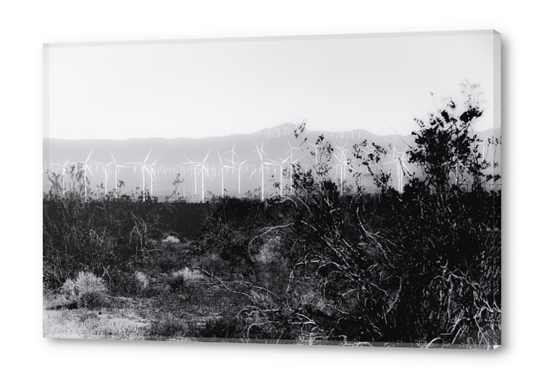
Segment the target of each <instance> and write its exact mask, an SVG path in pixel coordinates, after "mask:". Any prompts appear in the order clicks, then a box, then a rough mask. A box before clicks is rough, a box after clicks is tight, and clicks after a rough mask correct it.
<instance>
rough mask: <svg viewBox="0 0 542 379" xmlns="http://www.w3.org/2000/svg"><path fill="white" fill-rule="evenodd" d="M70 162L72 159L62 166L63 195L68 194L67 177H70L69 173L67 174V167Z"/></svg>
mask: <svg viewBox="0 0 542 379" xmlns="http://www.w3.org/2000/svg"><path fill="white" fill-rule="evenodd" d="M70 160H71V157H70V158H68V160H67V161H66V162H64V164H63V165H62V194H63V195H65V194H66V177H67V176H68V173H67V172H66V167H67V165H68V163H69V162H70Z"/></svg>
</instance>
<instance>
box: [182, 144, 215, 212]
mask: <svg viewBox="0 0 542 379" xmlns="http://www.w3.org/2000/svg"><path fill="white" fill-rule="evenodd" d="M211 150H212V149H209V151H208V152H207V155H206V156H205V158H203V161H201V162H193V161H191V160H190V159H189V158H188V157H186V156H185V158H186V159H188V160H189V161H190V163H191V164H192V166H193V167H194V190H196V188H197V184H196V183H197V168H198V167H200V168H201V201H202V202H205V180H204V176H205V174H207V176H209V170H208V169H207V166H205V162H206V161H207V158H208V157H209V154H210V153H211ZM209 177H210V176H209Z"/></svg>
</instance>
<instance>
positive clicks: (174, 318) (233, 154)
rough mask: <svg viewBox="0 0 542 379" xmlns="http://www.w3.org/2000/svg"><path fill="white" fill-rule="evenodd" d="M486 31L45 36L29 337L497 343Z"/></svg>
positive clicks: (493, 48) (496, 83) (492, 44)
mask: <svg viewBox="0 0 542 379" xmlns="http://www.w3.org/2000/svg"><path fill="white" fill-rule="evenodd" d="M501 111H502V109H501V35H500V33H499V32H497V31H494V30H476V31H468V30H466V31H454V32H412V33H408V32H407V33H378V34H343V35H338V34H335V35H312V36H292V37H282V36H281V37H273V36H269V37H237V38H228V37H225V38H208V39H205V38H201V39H171V40H169V39H168V40H165V39H161V40H145V41H138V40H133V41H123V42H116V41H111V42H89V41H85V42H81V43H75V42H74V43H45V44H44V45H43V162H42V166H43V170H42V185H43V337H45V338H47V339H72V340H73V339H76V340H129V341H135V340H137V341H142V340H144V341H172V342H184V343H193V342H217V343H250V344H288V345H291V344H294V345H332V346H337V348H338V347H339V346H352V347H392V348H394V347H402V348H405V347H406V348H416V349H420V348H435V349H436V348H444V349H474V350H493V349H496V348H498V347H499V346H501V344H502V341H501Z"/></svg>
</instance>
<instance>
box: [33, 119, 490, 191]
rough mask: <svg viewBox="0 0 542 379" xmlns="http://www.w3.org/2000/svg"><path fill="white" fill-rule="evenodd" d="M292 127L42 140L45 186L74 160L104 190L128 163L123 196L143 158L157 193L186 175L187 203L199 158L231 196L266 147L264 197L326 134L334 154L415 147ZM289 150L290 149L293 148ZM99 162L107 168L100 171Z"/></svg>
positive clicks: (248, 180)
mask: <svg viewBox="0 0 542 379" xmlns="http://www.w3.org/2000/svg"><path fill="white" fill-rule="evenodd" d="M296 128H297V125H296V124H293V123H286V124H281V125H278V126H275V127H273V128H267V129H262V130H260V131H258V132H255V133H251V134H237V135H228V136H223V137H207V138H200V139H191V138H174V139H164V138H146V139H135V138H134V139H126V140H64V139H49V138H44V140H43V151H44V161H43V165H44V191H48V189H49V188H50V184H49V180H48V173H47V172H48V170H49V172H50V171H51V170H52V171H53V172H57V173H59V172H61V170H62V166H63V165H64V164H66V162H67V164H66V166H71V165H74V164H76V163H77V162H80V163H81V162H85V161H87V163H88V165H89V166H88V167H89V169H90V171H89V180H90V187H91V189H93V190H94V191H95V192H96V191H101V189H99V188H98V187H99V186H100V185H102V184H103V183H105V182H106V181H107V187H108V189H111V188H113V187H114V185H115V179H114V174H113V173H114V165H115V164H114V162H113V159H115V161H116V163H117V164H118V165H122V166H126V167H121V168H119V171H118V179H119V180H122V181H123V182H124V184H125V187H124V188H123V189H122V192H123V193H130V192H131V191H135V190H136V188H137V187H139V189H138V191H140V189H141V188H142V185H143V174H142V170H141V163H143V162H144V163H145V164H146V165H147V168H150V166H151V165H152V164H154V166H153V172H154V180H153V183H152V184H153V194H154V195H157V196H163V195H169V194H171V192H172V191H173V189H174V186H173V184H172V183H173V181H174V180H175V178H176V177H177V174H180V175H181V176H180V179H183V178H184V182H183V183H182V184H181V185H180V188H178V192H180V193H181V194H183V193H184V195H185V197H187V198H188V199H189V200H190V199H193V200H197V199H201V185H202V183H201V175H200V174H199V172H200V171H199V170H201V162H203V161H204V160H205V162H204V165H205V173H206V175H205V177H204V182H203V185H204V188H205V192H206V196H207V197H208V195H207V191H210V192H211V193H213V194H215V195H219V194H221V191H222V188H225V191H226V193H228V194H234V195H237V194H238V192H239V183H240V186H241V194H244V193H245V192H247V191H251V192H252V193H260V190H259V188H260V187H261V186H262V175H261V171H260V170H261V167H262V161H261V159H260V155H259V153H258V150H259V149H262V146H263V149H262V150H263V153H262V157H263V158H264V161H266V162H267V163H266V164H264V166H263V167H264V176H263V177H264V188H265V192H266V194H276V193H278V191H279V190H280V189H279V188H280V186H279V183H280V175H278V172H280V167H281V166H280V165H279V164H280V163H281V162H283V166H282V168H283V169H284V168H286V167H288V164H287V162H289V160H288V159H289V158H290V154H291V155H292V160H294V161H295V160H297V161H298V163H300V164H302V166H304V165H306V167H307V168H310V166H312V163H311V162H314V157H313V156H311V152H314V151H315V147H314V145H311V144H314V143H315V142H316V140H317V138H318V136H320V135H323V136H324V141H329V142H330V143H331V144H332V146H333V147H334V148H335V150H336V151H335V152H336V154H338V152H339V147H343V146H345V147H346V148H347V149H348V152H347V156H348V157H349V158H352V153H351V152H352V145H354V144H356V143H360V142H362V141H364V140H367V142H368V144H369V145H372V143H375V144H378V145H380V146H383V147H388V146H389V145H390V144H392V145H393V146H395V148H396V149H397V150H398V151H404V149H405V147H406V146H407V145H410V146H412V145H413V144H414V136H413V135H406V136H399V135H384V136H382V135H376V134H373V133H371V132H369V131H367V130H364V129H356V130H350V131H345V132H329V131H310V130H305V131H304V132H303V133H302V134H301V135H299V136H298V137H297V138H296V136H295V133H294V131H295V130H296ZM491 136H498V137H500V128H498V129H495V130H493V129H490V130H486V131H484V132H481V133H478V137H479V138H481V139H485V138H487V137H491ZM292 147H293V148H294V150H292V149H291V148H292ZM232 148H233V153H232ZM497 150H499V149H497ZM496 153H497V154H498V158H497V157H496V159H498V160H500V151H496ZM87 159H88V160H87ZM390 159H391V156H390ZM232 160H233V162H234V163H232ZM273 162H277V163H276V164H274V163H273ZM240 163H243V166H242V167H241V174H239V172H238V171H237V169H238V168H239V164H240ZM338 164H339V162H338V161H334V162H332V165H338ZM194 166H199V170H198V171H197V172H196V176H194V169H193V167H194ZM390 166H392V165H390ZM104 167H107V169H105V170H104ZM182 169H184V170H182ZM149 171H150V170H149ZM149 171H146V172H147V173H146V175H145V176H146V178H145V180H146V182H145V186H146V187H147V189H150V176H149V175H148V172H149ZM335 171H337V176H339V174H338V168H335ZM335 171H333V173H335ZM347 180H352V177H351V176H350V178H348V177H347ZM283 181H284V185H285V184H286V183H287V181H288V177H287V176H286V177H283ZM362 181H363V183H362V185H364V186H365V187H367V188H372V187H373V183H372V179H371V178H369V177H366V178H362ZM222 183H223V184H222ZM274 183H276V185H275V186H273V184H274ZM222 185H223V187H222ZM276 187H279V188H276Z"/></svg>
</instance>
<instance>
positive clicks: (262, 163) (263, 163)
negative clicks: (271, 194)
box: [253, 142, 276, 201]
mask: <svg viewBox="0 0 542 379" xmlns="http://www.w3.org/2000/svg"><path fill="white" fill-rule="evenodd" d="M263 144H264V143H263V142H262V146H261V147H258V144H256V150H254V151H253V153H258V156H259V157H260V170H261V171H262V201H264V200H265V178H264V176H265V170H264V166H274V165H276V162H275V161H272V160H270V159H269V160H268V161H265V158H264V156H267V154H266V153H265V151H264V150H263Z"/></svg>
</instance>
